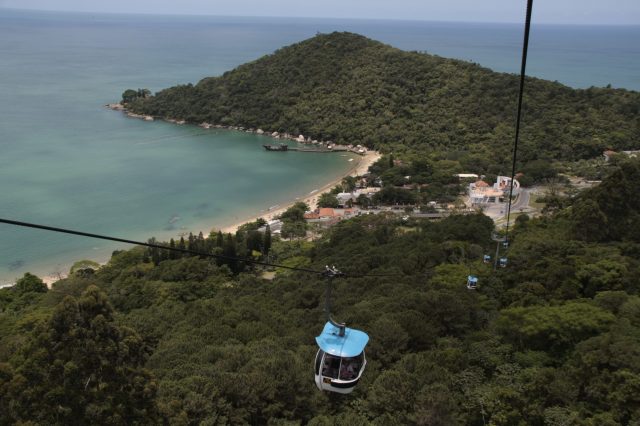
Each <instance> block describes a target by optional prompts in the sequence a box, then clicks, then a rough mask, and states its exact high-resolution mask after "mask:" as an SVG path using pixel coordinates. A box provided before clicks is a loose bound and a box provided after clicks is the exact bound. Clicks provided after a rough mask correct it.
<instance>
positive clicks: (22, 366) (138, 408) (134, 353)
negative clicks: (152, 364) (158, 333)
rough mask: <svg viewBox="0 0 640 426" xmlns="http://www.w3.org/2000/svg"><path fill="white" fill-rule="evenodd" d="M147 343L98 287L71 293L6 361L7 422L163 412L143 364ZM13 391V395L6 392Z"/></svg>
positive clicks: (137, 417) (87, 420)
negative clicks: (119, 322) (117, 317)
mask: <svg viewBox="0 0 640 426" xmlns="http://www.w3.org/2000/svg"><path fill="white" fill-rule="evenodd" d="M145 358H146V348H145V345H144V344H143V342H142V340H141V339H140V337H139V336H138V335H137V334H136V333H135V332H134V331H133V330H131V329H129V328H126V327H118V326H116V325H115V324H114V320H113V310H112V308H111V306H110V304H109V302H108V301H107V298H106V295H105V294H104V293H102V292H100V290H99V289H98V288H96V287H90V288H89V289H87V291H86V292H85V293H84V294H83V295H82V296H81V297H80V298H79V299H75V298H73V297H71V296H67V297H66V298H65V299H64V300H63V301H62V302H61V303H60V304H59V305H58V306H57V307H56V310H55V312H54V313H53V315H52V317H51V319H50V320H49V321H48V322H47V323H46V325H44V326H42V327H40V328H38V329H37V330H35V331H34V333H33V335H32V336H31V338H30V340H29V342H28V343H26V344H25V346H24V348H23V349H22V350H21V351H20V354H19V356H17V357H16V358H15V362H14V363H13V364H14V367H13V368H12V367H10V366H7V365H5V366H4V367H2V368H3V369H2V373H1V378H0V380H1V382H0V388H2V389H5V390H4V391H3V392H6V393H5V395H3V396H4V398H3V400H6V401H10V403H8V402H7V405H6V406H5V407H3V408H5V409H4V410H2V413H0V419H1V420H2V423H14V422H26V421H35V422H36V423H40V424H70V423H73V424H107V423H110V424H124V423H135V424H140V423H144V424H149V423H154V422H155V421H156V420H157V417H156V416H157V412H156V407H155V393H156V383H155V381H154V380H153V378H152V376H151V375H150V373H149V372H147V371H146V370H144V369H143V368H142V364H143V363H144V360H145ZM5 398H6V399H5Z"/></svg>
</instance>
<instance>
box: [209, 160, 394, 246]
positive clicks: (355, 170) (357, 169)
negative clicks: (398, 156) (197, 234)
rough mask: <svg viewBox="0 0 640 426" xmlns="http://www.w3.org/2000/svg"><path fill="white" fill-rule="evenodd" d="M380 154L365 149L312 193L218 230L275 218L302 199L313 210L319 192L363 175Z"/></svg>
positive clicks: (321, 192) (233, 229) (223, 230)
mask: <svg viewBox="0 0 640 426" xmlns="http://www.w3.org/2000/svg"><path fill="white" fill-rule="evenodd" d="M381 156H382V155H381V154H380V153H378V152H376V151H367V153H366V154H365V155H363V156H358V157H357V158H355V159H354V160H353V162H354V164H353V166H352V167H351V169H349V171H348V172H347V173H345V174H344V175H342V176H340V177H338V178H336V179H334V180H332V181H331V182H329V183H327V184H325V185H324V186H322V187H320V188H318V189H315V190H313V191H312V193H310V194H308V195H306V196H304V197H299V198H296V199H293V200H289V201H288V202H286V203H284V204H282V205H279V206H278V207H277V208H274V209H272V210H269V211H263V212H261V213H260V214H254V215H251V216H248V217H247V218H245V219H242V220H241V221H239V222H236V223H234V224H232V225H229V226H226V227H223V228H221V229H220V230H221V231H222V232H223V233H228V232H231V233H234V232H236V230H237V229H238V228H239V227H240V226H242V225H244V224H245V223H248V222H253V221H255V220H256V219H258V218H263V219H265V220H267V221H269V220H272V219H275V218H276V217H278V216H279V215H281V214H282V213H283V212H284V211H285V210H287V209H288V208H289V207H291V206H292V205H294V204H295V203H297V202H298V201H302V202H304V203H306V204H307V205H308V206H309V207H310V208H311V210H314V209H315V208H316V207H317V201H318V197H320V195H321V194H324V193H325V192H329V191H331V189H332V188H333V187H335V186H336V185H338V184H339V183H340V182H342V179H344V178H345V177H347V176H361V175H364V174H365V173H367V171H368V170H369V166H371V165H372V164H373V163H375V162H376V161H378V160H379V159H380V157H381ZM203 233H204V232H203ZM206 234H208V231H207V233H206ZM206 234H205V235H206Z"/></svg>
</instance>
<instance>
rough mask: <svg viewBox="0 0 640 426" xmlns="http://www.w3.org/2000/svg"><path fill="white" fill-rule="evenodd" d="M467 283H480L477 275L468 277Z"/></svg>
mask: <svg viewBox="0 0 640 426" xmlns="http://www.w3.org/2000/svg"><path fill="white" fill-rule="evenodd" d="M467 281H469V282H471V283H477V282H478V277H476V276H475V275H469V276H468V277H467Z"/></svg>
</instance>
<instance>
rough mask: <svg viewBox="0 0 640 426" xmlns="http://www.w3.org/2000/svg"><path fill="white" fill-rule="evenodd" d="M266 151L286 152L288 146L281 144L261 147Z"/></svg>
mask: <svg viewBox="0 0 640 426" xmlns="http://www.w3.org/2000/svg"><path fill="white" fill-rule="evenodd" d="M262 146H263V147H264V149H266V150H267V151H288V150H289V145H287V144H286V143H281V144H279V145H262Z"/></svg>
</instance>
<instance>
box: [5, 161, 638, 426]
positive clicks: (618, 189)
mask: <svg viewBox="0 0 640 426" xmlns="http://www.w3.org/2000/svg"><path fill="white" fill-rule="evenodd" d="M639 186H640V162H638V161H637V160H627V161H623V162H621V163H619V164H618V165H617V166H616V167H615V168H612V169H611V170H610V173H609V176H608V177H607V178H606V179H605V180H604V181H603V183H602V184H601V185H599V186H596V187H594V188H592V189H590V190H587V191H584V192H582V193H581V194H580V195H578V196H577V197H569V198H563V199H561V200H559V202H558V203H556V205H557V206H558V207H557V208H556V209H549V210H547V211H546V214H545V215H543V216H541V217H539V218H528V217H527V216H526V215H521V216H519V217H518V219H517V223H516V225H515V227H514V229H513V234H512V238H511V245H510V247H509V248H508V249H507V251H506V252H503V254H505V255H507V256H508V258H509V266H508V267H507V268H504V269H502V268H498V270H497V271H494V270H493V269H492V267H491V265H487V264H484V263H483V262H482V255H483V254H484V253H491V252H493V250H495V245H494V244H495V243H494V242H493V241H492V240H491V233H492V231H493V228H494V225H493V222H492V221H491V220H490V219H489V218H487V217H486V216H484V215H482V214H473V215H453V216H450V217H448V218H446V219H444V220H441V221H438V222H428V221H421V220H409V221H402V220H400V219H398V218H397V216H394V215H388V216H385V215H375V216H362V217H358V218H355V219H352V220H347V221H343V222H341V223H340V224H338V225H337V226H335V227H334V228H332V229H330V230H328V231H327V232H326V233H324V234H323V235H321V236H320V238H319V239H318V240H316V241H314V242H303V241H296V240H293V241H286V242H285V241H279V240H278V239H277V238H276V239H274V240H273V242H272V241H271V239H270V237H269V244H268V247H267V244H265V239H266V236H262V240H260V237H258V236H257V234H256V233H255V226H258V225H260V224H259V223H257V224H255V225H249V226H247V227H245V228H244V229H241V230H240V231H239V232H238V233H237V234H236V235H226V236H225V235H222V234H213V235H211V236H210V238H202V237H201V236H191V238H188V239H184V240H180V241H178V242H169V243H167V244H173V245H174V246H178V247H185V248H193V249H196V248H197V249H198V250H199V251H206V252H211V253H227V254H236V255H243V256H245V255H250V256H253V258H257V259H266V258H267V257H266V255H268V256H269V257H268V259H269V260H271V261H274V262H279V263H281V264H285V265H289V266H303V267H306V268H310V269H322V268H323V267H324V265H327V264H329V265H336V266H337V267H338V268H340V269H341V270H343V271H344V272H346V273H350V274H352V275H354V274H356V275H357V274H368V273H378V274H392V276H388V277H360V278H357V277H354V278H338V279H336V280H335V282H334V284H335V288H334V303H333V305H334V308H333V312H334V316H335V317H336V318H337V319H338V320H342V321H346V322H347V324H348V325H349V326H352V327H355V328H358V329H361V330H364V331H366V332H367V333H368V334H369V336H370V343H369V345H368V346H367V357H368V366H367V369H366V371H365V373H364V375H363V379H362V381H361V382H360V384H359V385H358V387H357V388H356V390H355V391H354V393H352V394H351V395H347V396H344V395H335V394H328V393H323V392H320V391H318V390H317V389H316V387H315V384H314V383H313V359H314V355H315V352H316V346H315V342H314V337H315V336H316V335H318V334H319V333H320V331H321V329H322V326H323V323H324V316H323V313H322V298H323V291H324V281H323V279H322V277H320V276H318V275H314V274H309V273H303V272H296V271H288V270H284V269H278V270H275V271H272V272H275V277H273V273H271V274H267V275H265V272H266V270H265V268H263V267H257V266H252V265H249V264H239V263H230V262H228V261H221V259H217V260H216V259H209V258H204V257H199V256H193V255H186V254H180V253H175V252H172V253H169V252H167V251H166V250H160V251H157V250H152V249H148V248H143V247H136V248H133V249H131V250H127V251H120V252H116V253H114V254H113V257H112V258H111V260H110V262H109V263H108V264H107V265H105V266H103V267H101V268H100V269H98V270H94V269H93V268H91V267H90V266H91V265H90V264H81V266H82V267H78V268H75V271H74V273H73V274H72V276H70V277H69V278H67V279H64V280H61V281H59V282H57V283H55V284H54V285H53V288H52V289H47V287H46V286H44V285H43V284H42V282H41V280H40V279H39V278H38V277H36V276H33V275H30V274H27V275H25V276H24V277H23V278H22V279H20V281H19V282H18V284H17V285H16V286H14V287H13V288H8V289H1V290H0V424H42V425H45V424H46V425H55V424H78V425H84V424H87V425H88V424H92V425H93V424H162V423H164V424H176V425H214V424H269V425H284V424H291V425H293V424H309V425H333V424H338V425H365V424H377V425H385V426H386V425H394V424H397V425H404V424H419V425H458V424H460V425H462V424H467V425H478V426H479V425H590V426H591V425H592V426H596V425H598V426H599V425H637V424H640V295H639V294H638V284H637V281H638V276H640V201H639V200H638V197H637V193H638V191H637V188H638V187H639ZM291 214H292V215H294V216H295V214H296V213H295V211H293V212H292V213H291ZM259 240H260V241H259ZM470 273H473V274H475V275H477V276H478V277H479V287H478V289H477V290H475V291H471V290H468V289H467V288H466V277H467V275H468V274H470Z"/></svg>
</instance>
